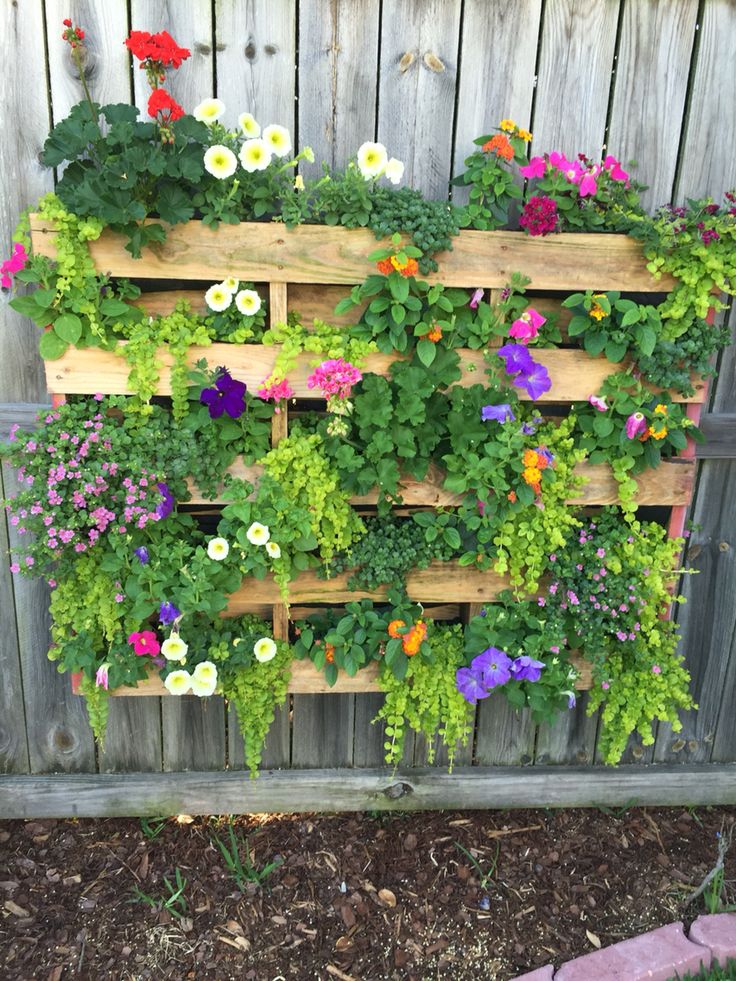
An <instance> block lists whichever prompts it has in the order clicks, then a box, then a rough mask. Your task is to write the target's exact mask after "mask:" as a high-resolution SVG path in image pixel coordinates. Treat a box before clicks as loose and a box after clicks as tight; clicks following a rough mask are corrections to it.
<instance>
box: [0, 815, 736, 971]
mask: <svg viewBox="0 0 736 981" xmlns="http://www.w3.org/2000/svg"><path fill="white" fill-rule="evenodd" d="M734 821H736V808H699V809H697V810H695V809H685V810H683V809H657V808H648V809H637V808H632V809H630V810H627V811H625V812H623V813H620V812H611V811H605V812H604V811H602V810H595V809H592V810H563V811H551V810H528V811H506V812H501V811H472V812H465V813H449V812H440V813H426V814H401V813H398V814H397V813H393V814H386V815H367V814H342V815H335V816H330V815H319V816H317V815H303V814H301V815H248V816H244V817H239V818H236V819H234V820H233V827H234V831H235V834H236V836H237V838H238V840H239V841H240V843H241V845H240V858H241V861H242V862H243V864H244V865H247V855H250V863H251V868H252V872H251V877H252V878H253V879H256V878H257V877H258V876H257V873H259V872H260V871H261V870H263V869H264V867H265V866H267V864H268V863H270V862H274V861H275V862H277V863H278V867H277V868H275V869H274V870H273V871H271V872H270V873H269V874H267V875H266V876H265V877H263V881H262V882H261V883H260V884H259V883H258V882H257V881H252V882H248V881H244V882H243V888H242V889H241V888H239V887H238V884H237V882H236V880H235V878H234V877H233V876H232V875H231V873H230V872H229V871H228V869H227V867H226V863H225V861H224V859H223V857H222V855H221V853H220V851H219V850H218V848H217V845H216V843H215V841H214V836H215V835H218V836H219V838H220V840H221V841H223V843H227V842H228V840H229V830H228V821H227V820H226V819H224V818H196V819H191V818H188V817H187V816H186V815H182V816H180V818H179V819H169V820H167V821H165V822H163V821H162V822H157V821H150V822H148V823H146V824H145V825H144V823H142V822H141V821H139V820H134V819H125V820H120V819H115V820H76V821H71V820H58V821H55V820H42V821H41V820H39V821H27V822H23V821H10V822H5V823H2V824H0V978H2V979H3V981H6V979H7V981H11V979H12V981H25V979H31V978H43V979H46V981H63V979H77V981H87V979H89V981H104V979H126V981H127V979H129V981H133V979H135V981H139V979H149V978H150V979H156V981H158V979H168V978H172V979H177V981H178V979H183V978H187V979H188V978H195V979H200V978H202V979H213V981H225V979H236V978H237V979H239V981H240V979H246V981H279V979H283V981H291V979H295V981H302V979H303V981H307V979H319V981H331V979H333V978H337V979H338V981H384V979H385V981H425V979H438V981H440V979H443V981H444V979H446V981H466V979H467V981H470V979H472V981H478V979H489V981H494V979H499V981H507V979H510V978H513V977H514V976H515V975H517V974H520V973H523V972H524V971H526V970H530V969H532V968H534V967H537V966H540V965H542V964H546V963H549V962H551V961H552V962H555V963H556V964H557V965H559V964H560V963H561V962H563V961H565V960H568V959H570V958H572V957H575V956H578V955H580V954H583V953H587V952H589V951H591V950H593V949H595V947H597V946H599V945H603V946H606V945H607V944H611V943H615V942H617V941H619V940H621V939H624V938H626V937H631V936H635V935H636V934H637V933H641V932H643V931H646V930H650V929H653V928H654V927H656V926H660V925H662V924H664V923H669V922H672V921H673V920H677V919H684V920H685V921H686V922H689V921H690V920H692V919H693V918H694V917H695V916H697V915H698V914H699V913H701V912H703V900H702V898H700V899H697V900H696V901H695V902H693V903H691V904H690V905H688V904H687V897H688V894H689V893H690V892H692V891H693V889H695V888H696V887H697V886H698V885H699V884H700V883H701V881H702V880H703V878H704V877H705V875H706V874H707V872H708V871H709V870H710V869H711V868H712V866H713V865H714V863H715V860H716V856H717V834H718V833H719V832H721V831H722V830H723V829H728V827H729V826H730V825H731V824H733V823H734ZM156 831H158V833H156V834H155V837H153V835H154V832H156ZM246 840H247V845H246ZM247 849H248V851H247ZM463 849H465V851H463ZM466 852H467V853H469V855H470V856H471V857H468V854H466ZM729 861H730V865H729V864H727V867H726V879H727V880H729V879H735V878H736V862H734V860H732V859H730V857H729V860H727V862H729ZM177 869H178V870H179V873H180V876H181V877H182V880H183V879H186V885H185V887H184V890H183V893H182V900H183V902H178V901H174V902H170V903H169V906H170V909H166V908H165V907H164V900H166V899H168V898H169V897H170V895H171V892H172V891H173V892H176V888H177V887H176V870H177ZM246 871H247V870H246ZM164 877H166V878H168V880H169V882H170V883H171V885H172V890H169V889H168V888H167V886H166V883H165V882H164ZM136 889H138V890H139V891H140V892H139V896H138V898H136V895H135V890H136ZM141 893H142V894H145V895H146V896H148V897H150V900H151V901H152V902H153V903H154V904H155V906H151V905H150V904H149V903H147V902H146V901H145V900H143V899H141V898H140V894H141ZM176 914H178V915H176Z"/></svg>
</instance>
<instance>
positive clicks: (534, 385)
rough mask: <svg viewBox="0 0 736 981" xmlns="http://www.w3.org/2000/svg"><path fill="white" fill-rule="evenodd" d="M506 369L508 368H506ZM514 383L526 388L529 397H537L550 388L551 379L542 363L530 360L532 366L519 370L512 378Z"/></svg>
mask: <svg viewBox="0 0 736 981" xmlns="http://www.w3.org/2000/svg"><path fill="white" fill-rule="evenodd" d="M506 370H507V371H508V368H507V369H506ZM514 385H516V386H517V388H524V389H526V393H527V395H528V396H529V398H530V399H538V398H539V397H540V395H544V393H545V392H548V391H549V390H550V388H552V380H551V379H550V377H549V373H548V372H547V369H546V368H545V367H544V365H543V364H537V363H536V362H535V361H533V362H532V367H531V368H530V369H529V370H528V371H523V370H522V371H521V373H520V374H519V375H517V376H516V378H514Z"/></svg>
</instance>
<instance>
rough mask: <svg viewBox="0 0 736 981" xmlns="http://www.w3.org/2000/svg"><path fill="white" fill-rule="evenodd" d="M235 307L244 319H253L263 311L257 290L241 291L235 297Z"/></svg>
mask: <svg viewBox="0 0 736 981" xmlns="http://www.w3.org/2000/svg"><path fill="white" fill-rule="evenodd" d="M235 306H236V307H237V308H238V310H240V312H241V313H242V314H243V316H244V317H252V316H254V315H255V314H257V313H258V311H259V310H260V309H261V298H260V296H259V295H258V294H257V293H256V291H255V290H241V291H240V292H239V293H238V295H237V296H236V297H235Z"/></svg>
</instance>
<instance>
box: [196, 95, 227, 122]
mask: <svg viewBox="0 0 736 981" xmlns="http://www.w3.org/2000/svg"><path fill="white" fill-rule="evenodd" d="M224 112H225V103H224V102H223V101H222V100H221V99H204V100H203V101H202V102H200V103H199V105H198V106H195V108H194V110H193V112H192V115H193V116H194V118H195V119H198V120H199V121H200V123H207V125H208V126H211V125H212V123H216V122H217V120H218V119H219V118H220V117H221V116H222V114H223V113H224Z"/></svg>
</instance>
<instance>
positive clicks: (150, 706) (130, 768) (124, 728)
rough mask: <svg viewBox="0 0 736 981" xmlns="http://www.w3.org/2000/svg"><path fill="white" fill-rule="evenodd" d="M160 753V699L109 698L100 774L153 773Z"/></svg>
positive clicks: (160, 761)
mask: <svg viewBox="0 0 736 981" xmlns="http://www.w3.org/2000/svg"><path fill="white" fill-rule="evenodd" d="M161 753H162V745H161V699H160V698H150V697H149V698H111V699H110V713H109V716H108V719H107V736H106V738H105V745H104V747H103V748H102V749H101V750H100V752H99V765H100V772H101V773H156V772H158V771H159V770H161V765H162V758H161Z"/></svg>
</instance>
